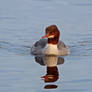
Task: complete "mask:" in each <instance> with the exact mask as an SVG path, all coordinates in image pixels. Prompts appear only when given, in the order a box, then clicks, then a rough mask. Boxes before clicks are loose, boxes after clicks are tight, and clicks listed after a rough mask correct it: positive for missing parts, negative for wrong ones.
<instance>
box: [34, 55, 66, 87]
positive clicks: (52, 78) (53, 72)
mask: <svg viewBox="0 0 92 92" xmlns="http://www.w3.org/2000/svg"><path fill="white" fill-rule="evenodd" d="M35 61H36V62H37V63H39V64H40V65H42V66H45V65H46V70H47V71H46V75H44V76H42V77H41V78H42V79H43V80H44V82H46V83H50V82H56V81H57V80H58V79H59V72H58V67H57V65H59V64H63V63H64V58H62V57H59V56H53V55H48V56H47V55H46V56H35ZM44 88H46V89H47V88H57V85H46V86H45V87H44Z"/></svg>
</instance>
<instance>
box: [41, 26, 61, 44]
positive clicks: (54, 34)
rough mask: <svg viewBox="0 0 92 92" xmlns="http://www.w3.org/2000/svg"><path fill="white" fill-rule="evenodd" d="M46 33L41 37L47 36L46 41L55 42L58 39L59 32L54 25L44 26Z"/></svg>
mask: <svg viewBox="0 0 92 92" xmlns="http://www.w3.org/2000/svg"><path fill="white" fill-rule="evenodd" d="M45 31H46V35H45V36H43V37H42V38H48V43H49V44H50V43H51V44H57V43H58V40H59V35H60V32H59V30H58V28H57V26H56V25H51V26H48V27H47V28H46V30H45Z"/></svg>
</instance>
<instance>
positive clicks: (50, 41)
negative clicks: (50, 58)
mask: <svg viewBox="0 0 92 92" xmlns="http://www.w3.org/2000/svg"><path fill="white" fill-rule="evenodd" d="M58 41H59V37H54V38H48V44H53V45H57V44H58Z"/></svg>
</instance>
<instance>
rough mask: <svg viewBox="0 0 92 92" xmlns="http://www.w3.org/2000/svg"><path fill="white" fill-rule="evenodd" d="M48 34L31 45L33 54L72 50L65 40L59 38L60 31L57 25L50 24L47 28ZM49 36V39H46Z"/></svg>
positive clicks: (61, 54) (62, 52)
mask: <svg viewBox="0 0 92 92" xmlns="http://www.w3.org/2000/svg"><path fill="white" fill-rule="evenodd" d="M45 33H46V35H45V36H43V37H42V39H40V40H39V41H37V42H35V43H34V44H33V46H32V47H31V54H32V55H59V56H65V55H69V54H70V50H69V48H68V46H67V45H65V44H64V42H63V41H61V40H59V37H60V31H59V29H58V28H57V26H56V25H50V26H48V27H47V28H46V29H45ZM45 38H47V39H45Z"/></svg>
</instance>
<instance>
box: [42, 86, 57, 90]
mask: <svg viewBox="0 0 92 92" xmlns="http://www.w3.org/2000/svg"><path fill="white" fill-rule="evenodd" d="M57 87H58V86H57V85H45V87H44V88H45V89H55V88H57Z"/></svg>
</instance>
